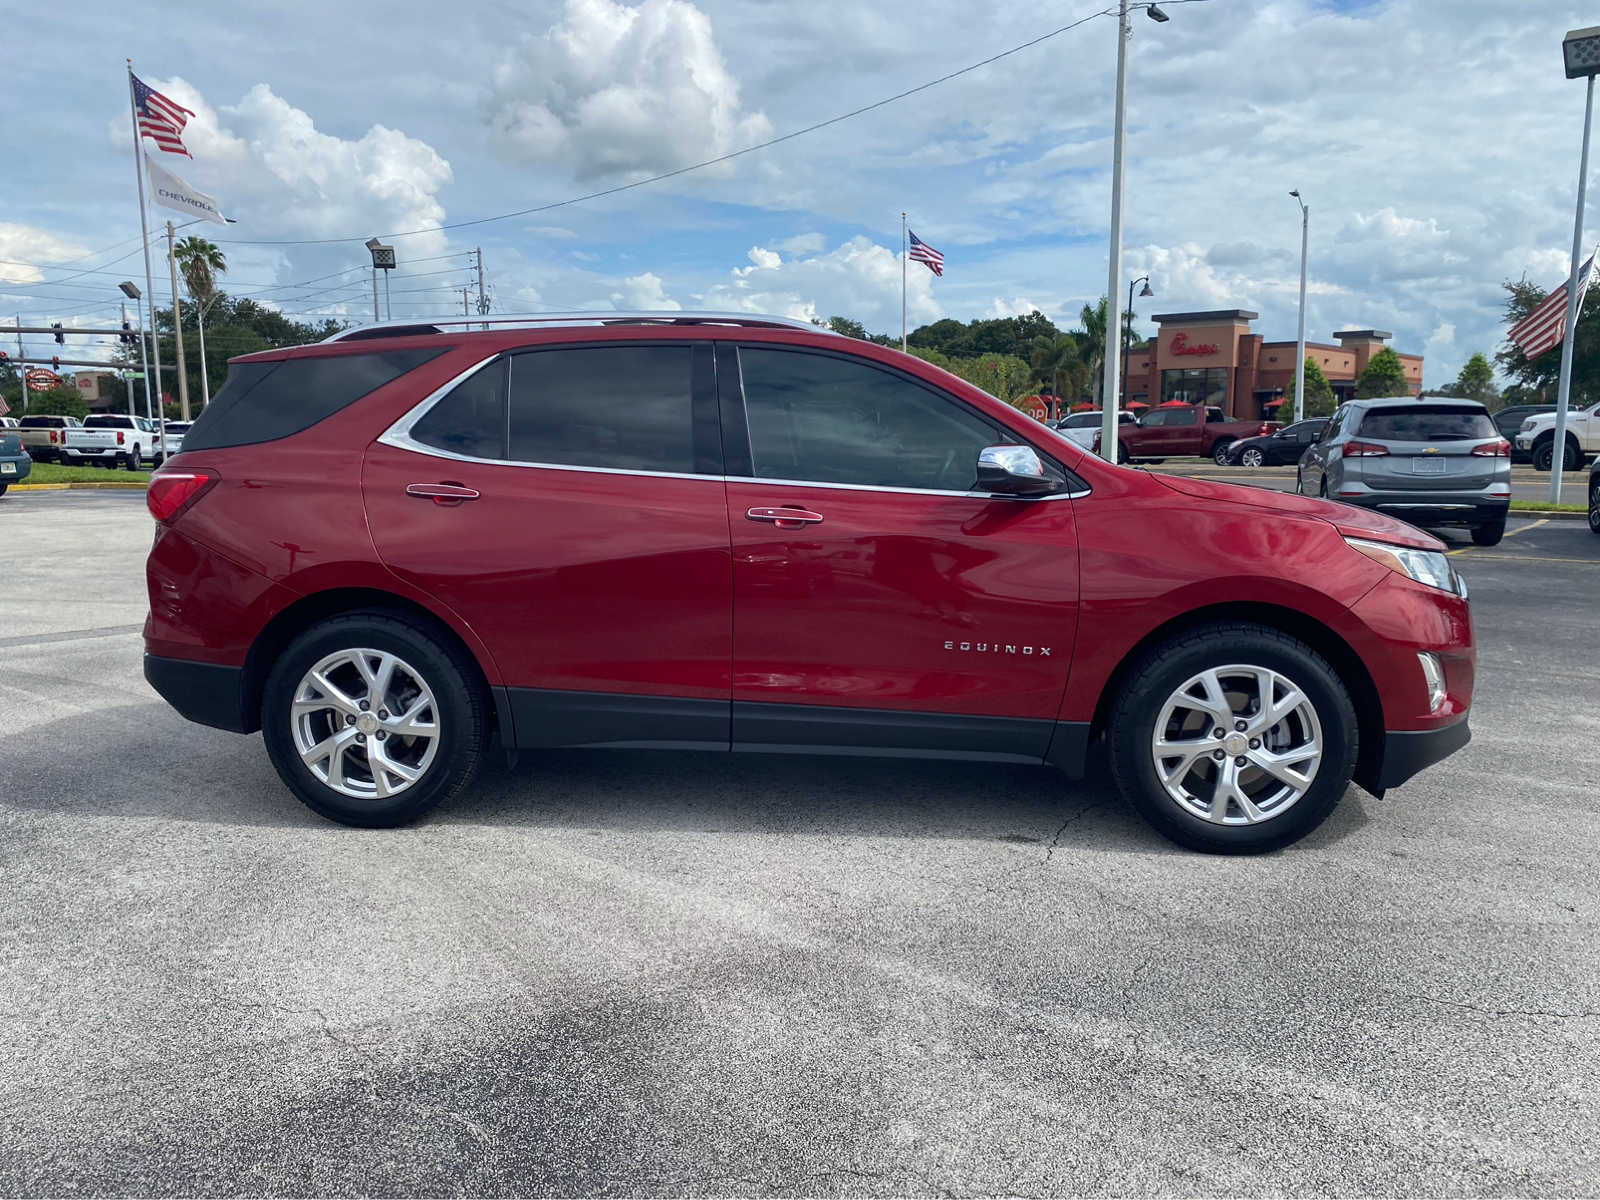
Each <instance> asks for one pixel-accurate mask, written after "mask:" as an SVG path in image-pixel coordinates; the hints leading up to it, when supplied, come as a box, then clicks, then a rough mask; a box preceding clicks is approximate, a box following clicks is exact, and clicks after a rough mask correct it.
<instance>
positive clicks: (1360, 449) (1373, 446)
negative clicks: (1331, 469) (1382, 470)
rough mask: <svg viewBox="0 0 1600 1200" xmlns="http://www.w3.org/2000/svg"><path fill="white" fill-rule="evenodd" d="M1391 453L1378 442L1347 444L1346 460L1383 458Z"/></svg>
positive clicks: (1345, 446)
mask: <svg viewBox="0 0 1600 1200" xmlns="http://www.w3.org/2000/svg"><path fill="white" fill-rule="evenodd" d="M1388 453H1389V448H1388V447H1387V446H1380V445H1378V444H1377V443H1376V442H1346V443H1345V444H1344V456H1345V457H1346V458H1383V457H1385V456H1386V455H1387V454H1388Z"/></svg>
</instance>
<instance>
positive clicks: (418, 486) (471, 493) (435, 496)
mask: <svg viewBox="0 0 1600 1200" xmlns="http://www.w3.org/2000/svg"><path fill="white" fill-rule="evenodd" d="M406 495H408V496H416V497H419V498H420V499H423V500H432V501H433V502H434V503H435V504H450V505H454V504H460V503H461V502H462V501H463V500H476V499H477V498H478V492H477V491H476V490H474V489H473V488H469V487H462V486H461V485H460V484H459V483H408V484H406Z"/></svg>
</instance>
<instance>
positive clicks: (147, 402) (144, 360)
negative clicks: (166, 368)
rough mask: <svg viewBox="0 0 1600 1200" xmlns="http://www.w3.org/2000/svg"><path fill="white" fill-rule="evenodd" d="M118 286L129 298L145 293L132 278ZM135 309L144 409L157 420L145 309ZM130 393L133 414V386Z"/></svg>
mask: <svg viewBox="0 0 1600 1200" xmlns="http://www.w3.org/2000/svg"><path fill="white" fill-rule="evenodd" d="M117 287H118V288H120V289H121V291H122V294H123V295H124V296H126V297H127V298H128V299H129V300H137V299H138V298H139V297H140V296H141V295H143V293H142V292H140V291H139V285H138V284H136V283H134V282H133V280H131V279H124V280H123V281H122V282H121V283H119V284H117ZM133 311H134V313H135V314H136V315H137V316H138V318H139V370H140V373H141V374H143V376H144V410H145V412H147V413H149V414H150V419H151V420H155V419H156V406H155V401H154V400H152V399H151V398H150V358H149V356H148V355H147V354H146V353H145V346H144V310H143V309H141V308H140V307H139V306H138V305H137V304H135V305H134V306H133ZM122 323H123V324H124V325H126V324H127V323H128V310H127V308H126V307H124V308H123V310H122ZM128 393H129V394H128V412H129V414H130V415H131V414H132V412H133V389H132V388H131V387H130V388H129V389H128ZM156 394H157V395H160V394H161V381H160V380H159V379H158V380H156ZM161 415H162V416H163V417H165V416H166V415H167V414H166V413H162V414H161ZM157 428H158V429H161V430H165V429H166V426H165V425H159V426H157Z"/></svg>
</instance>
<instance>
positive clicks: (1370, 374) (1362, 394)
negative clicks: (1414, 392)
mask: <svg viewBox="0 0 1600 1200" xmlns="http://www.w3.org/2000/svg"><path fill="white" fill-rule="evenodd" d="M1306 379H1307V381H1309V380H1310V379H1311V375H1310V373H1309V372H1308V373H1307V374H1306ZM1410 394H1411V388H1410V387H1409V385H1407V383H1406V369H1405V367H1404V365H1402V364H1401V362H1400V356H1399V355H1398V354H1396V353H1395V352H1394V351H1393V350H1392V349H1390V348H1389V347H1388V346H1385V347H1384V348H1383V349H1382V350H1379V351H1378V352H1377V353H1376V354H1374V355H1373V356H1372V358H1371V359H1369V360H1368V362H1367V365H1366V369H1365V370H1363V371H1362V372H1361V378H1360V379H1358V380H1356V399H1357V400H1365V399H1367V398H1368V397H1371V396H1407V395H1410Z"/></svg>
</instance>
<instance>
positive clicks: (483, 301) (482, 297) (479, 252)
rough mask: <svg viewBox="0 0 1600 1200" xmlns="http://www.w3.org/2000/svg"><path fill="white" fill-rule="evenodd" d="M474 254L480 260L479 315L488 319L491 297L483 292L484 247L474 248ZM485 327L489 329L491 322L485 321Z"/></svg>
mask: <svg viewBox="0 0 1600 1200" xmlns="http://www.w3.org/2000/svg"><path fill="white" fill-rule="evenodd" d="M472 253H473V254H474V255H475V256H476V257H477V259H478V315H479V316H480V317H487V316H488V315H489V297H488V294H487V293H486V292H484V290H483V247H482V246H476V247H474V248H473V251H472ZM483 327H484V328H485V329H487V328H489V322H487V321H485V322H484V323H483Z"/></svg>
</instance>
